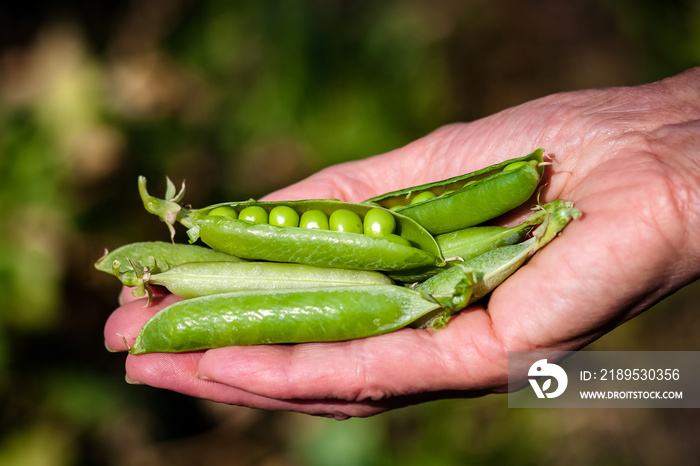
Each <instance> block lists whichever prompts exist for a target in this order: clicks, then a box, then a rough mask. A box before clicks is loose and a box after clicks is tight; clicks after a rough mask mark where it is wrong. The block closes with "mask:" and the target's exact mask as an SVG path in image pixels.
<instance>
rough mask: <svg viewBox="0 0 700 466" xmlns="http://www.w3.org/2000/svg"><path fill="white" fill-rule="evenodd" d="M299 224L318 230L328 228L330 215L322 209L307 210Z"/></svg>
mask: <svg viewBox="0 0 700 466" xmlns="http://www.w3.org/2000/svg"><path fill="white" fill-rule="evenodd" d="M299 226H300V227H302V228H311V229H318V230H328V228H329V226H328V216H327V215H326V214H325V213H323V212H321V211H320V210H307V211H306V212H304V213H303V214H301V220H299Z"/></svg>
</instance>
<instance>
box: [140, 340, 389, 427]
mask: <svg viewBox="0 0 700 466" xmlns="http://www.w3.org/2000/svg"><path fill="white" fill-rule="evenodd" d="M201 357H202V353H201V352H195V353H180V354H169V353H149V354H143V355H138V356H134V355H129V356H128V357H127V360H126V373H127V378H128V380H129V381H130V383H138V384H147V385H150V386H153V387H157V388H162V389H167V390H172V391H175V392H178V393H182V394H185V395H189V396H194V397H198V398H202V399H207V400H213V401H216V402H219V403H226V404H230V405H237V406H247V407H251V408H260V409H269V410H270V409H271V410H285V411H296V412H303V413H307V414H313V415H318V416H328V417H334V418H336V419H346V418H348V417H366V416H370V415H373V414H376V413H378V412H381V411H383V410H385V409H386V408H385V407H383V406H382V405H381V404H378V403H372V402H366V403H347V402H340V401H336V400H330V401H328V400H278V399H274V398H269V397H265V396H260V395H257V394H254V393H249V392H246V391H245V390H241V389H238V388H235V387H230V386H227V385H224V384H220V383H216V382H213V381H210V380H203V379H202V378H201V377H199V376H198V373H197V368H198V362H199V360H200V358H201Z"/></svg>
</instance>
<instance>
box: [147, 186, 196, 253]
mask: <svg viewBox="0 0 700 466" xmlns="http://www.w3.org/2000/svg"><path fill="white" fill-rule="evenodd" d="M165 179H166V183H167V187H166V189H165V198H164V199H159V198H157V197H153V196H151V195H150V194H149V193H148V190H147V189H146V178H145V177H143V176H139V183H138V185H139V194H140V195H141V201H143V206H144V207H145V208H146V210H147V211H148V212H150V213H152V214H154V215H157V216H158V217H160V219H161V220H162V221H163V222H165V224H166V225H167V226H168V230H170V239H171V240H172V241H173V242H174V241H175V226H174V225H175V222H180V223H181V224H182V225H184V226H185V227H187V228H191V227H192V226H193V225H192V222H191V220H190V219H189V213H190V210H188V209H183V208H182V206H181V205H180V201H182V198H183V197H184V196H185V182H184V181H183V182H182V187H181V188H180V191H177V188H176V187H175V185H174V184H173V182H172V181H170V178H168V177H166V178H165Z"/></svg>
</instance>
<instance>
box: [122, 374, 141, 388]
mask: <svg viewBox="0 0 700 466" xmlns="http://www.w3.org/2000/svg"><path fill="white" fill-rule="evenodd" d="M124 380H126V383H128V384H129V385H143V382H139V381H138V380H134V379H132V378H131V377H129V374H126V375H124Z"/></svg>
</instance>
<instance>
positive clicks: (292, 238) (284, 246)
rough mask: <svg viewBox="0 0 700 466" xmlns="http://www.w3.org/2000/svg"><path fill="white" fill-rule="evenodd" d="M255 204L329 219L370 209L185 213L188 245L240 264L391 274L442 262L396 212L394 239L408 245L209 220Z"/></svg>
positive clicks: (423, 234) (296, 204) (325, 203)
mask: <svg viewBox="0 0 700 466" xmlns="http://www.w3.org/2000/svg"><path fill="white" fill-rule="evenodd" d="M253 205H254V206H257V207H261V208H263V209H265V210H266V211H268V212H269V211H271V210H272V209H274V208H275V207H277V206H281V205H283V206H286V207H291V208H292V209H294V210H295V211H296V212H297V213H299V214H300V215H302V216H303V214H304V213H305V212H307V211H321V212H324V213H325V214H327V215H328V216H329V217H330V216H331V215H332V214H333V213H334V212H336V211H339V210H343V211H349V212H352V213H354V214H356V215H357V216H358V217H359V218H361V219H362V218H364V217H365V215H367V213H368V212H369V211H371V210H372V209H373V208H374V206H369V205H365V204H353V203H346V202H340V201H330V200H309V201H290V202H256V201H246V202H239V203H226V204H218V205H216V206H210V207H207V208H203V209H199V210H196V211H192V212H190V213H188V214H187V219H186V222H187V223H189V224H190V226H191V227H190V229H189V230H188V235H189V236H190V240H191V241H195V240H197V239H201V240H202V241H203V242H204V243H206V244H207V245H209V246H210V247H212V248H213V249H216V250H218V251H222V252H225V253H228V254H231V255H234V256H237V257H242V258H244V259H253V260H267V261H273V262H292V263H299V264H307V265H315V266H321V267H336V268H348V269H361V270H383V271H392V270H404V269H411V268H416V267H421V266H426V265H437V264H439V263H441V262H442V256H441V255H440V249H439V247H438V245H437V243H436V242H435V239H434V238H433V236H432V235H431V234H430V233H428V232H427V231H426V230H425V229H424V228H422V227H421V226H420V225H419V224H417V223H416V222H415V221H413V220H411V219H409V218H407V217H404V216H402V215H399V214H396V213H391V216H392V217H393V219H394V220H395V222H396V230H395V233H392V235H398V236H400V237H401V238H403V239H405V240H407V243H402V242H397V241H392V240H391V239H389V238H385V237H382V236H375V235H368V234H363V233H349V232H344V231H331V230H322V229H318V228H301V227H287V226H276V225H269V224H265V223H258V224H254V223H251V222H248V221H245V220H237V219H234V218H231V217H224V216H213V215H209V212H210V211H212V210H214V209H219V208H221V207H222V206H225V207H229V208H231V209H233V210H235V211H240V210H242V209H245V208H247V207H249V206H253ZM387 212H388V211H387ZM183 223H185V222H183ZM360 231H361V230H360ZM388 236H389V235H388Z"/></svg>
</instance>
